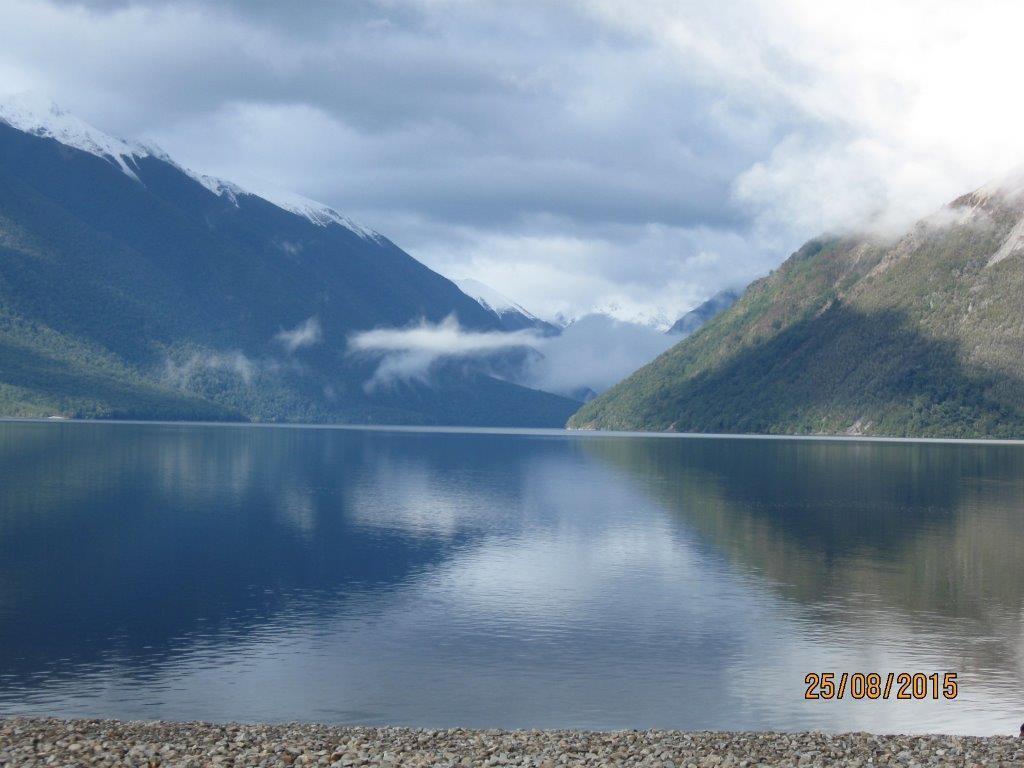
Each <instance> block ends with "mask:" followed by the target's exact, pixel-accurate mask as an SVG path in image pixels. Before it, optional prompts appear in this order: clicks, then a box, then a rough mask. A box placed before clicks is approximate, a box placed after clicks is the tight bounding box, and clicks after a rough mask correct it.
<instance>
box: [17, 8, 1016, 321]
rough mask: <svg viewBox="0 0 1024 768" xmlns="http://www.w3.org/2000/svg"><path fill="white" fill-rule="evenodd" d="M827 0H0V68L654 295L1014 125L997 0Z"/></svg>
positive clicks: (161, 130)
mask: <svg viewBox="0 0 1024 768" xmlns="http://www.w3.org/2000/svg"><path fill="white" fill-rule="evenodd" d="M869 5H870V4H869ZM847 6H848V7H845V8H844V9H843V10H844V12H843V13H828V14H826V13H820V12H818V10H817V9H818V6H815V5H814V4H806V3H800V2H796V1H795V0H780V2H768V0H740V1H739V2H736V3H730V4H717V5H715V4H708V3H704V2H700V0H644V2H640V3H637V2H631V1H628V0H574V1H572V2H563V3H552V2H545V1H544V0H522V2H507V1H504V2H503V1H502V0H480V1H479V2H463V1H462V0H353V1H352V2H327V1H326V0H324V1H319V0H314V1H311V2H302V3H279V2H275V1H273V0H227V1H225V2H212V1H211V2H204V1H203V0H181V1H180V2H159V1H158V0H92V1H91V2H90V1H89V0H78V1H75V2H72V1H70V0H69V1H64V2H45V1H43V2H40V1H38V0H5V7H4V24H3V25H2V27H0V90H4V91H15V90H21V89H24V88H29V87H31V88H36V89H40V90H44V91H47V92H48V93H49V94H50V95H52V96H53V97H54V98H55V99H56V100H57V101H58V102H62V103H65V105H66V106H68V107H70V108H71V109H72V110H74V111H76V112H79V113H81V114H82V116H83V117H85V118H87V119H89V120H90V121H91V122H93V123H95V124H97V125H98V126H100V127H102V128H104V129H107V130H109V131H111V132H114V133H120V134H122V135H127V136H140V137H142V138H149V139H151V140H154V141H156V142H157V143H158V144H160V145H162V146H164V147H165V148H166V149H167V150H168V151H169V152H171V154H173V155H174V156H175V157H176V158H177V159H178V160H179V161H181V162H183V163H184V164H186V165H188V166H190V167H194V168H196V169H197V170H200V171H203V172H206V173H212V174H215V175H219V176H223V177H226V178H229V179H233V180H236V181H238V182H241V183H243V184H244V183H245V182H247V181H249V180H250V179H251V180H254V181H255V180H259V179H264V180H266V181H269V182H270V183H272V184H273V185H276V186H278V187H282V188H288V189H294V190H295V191H296V192H299V193H302V194H305V195H307V196H310V197H313V198H314V199H320V200H323V201H324V202H326V203H329V204H330V205H332V206H334V207H336V208H338V209H339V210H342V211H344V212H345V213H347V214H349V215H352V216H353V218H356V219H357V220H363V221H365V223H366V224H367V225H369V226H371V227H373V228H374V229H376V230H378V231H380V232H383V233H384V234H386V235H388V236H391V237H392V238H393V239H395V240H396V242H398V244H399V245H401V246H403V247H406V248H407V249H409V250H410V252H411V253H412V254H413V255H414V256H416V257H417V258H420V259H421V260H423V261H424V262H425V263H427V264H428V266H432V267H434V268H436V269H439V270H443V271H445V272H446V273H447V274H449V275H452V276H457V277H462V276H465V277H474V278H477V279H480V280H482V281H483V282H485V283H489V284H491V285H494V286H495V287H496V288H498V289H499V290H501V291H502V292H503V293H505V294H507V295H511V296H513V297H515V298H516V299H517V301H519V302H521V303H522V304H523V305H524V306H526V307H529V308H531V309H532V310H533V311H537V312H539V313H541V314H544V313H545V312H547V310H546V309H545V307H551V308H552V309H554V308H556V305H557V309H558V311H563V310H565V311H567V312H569V314H572V315H574V316H579V315H582V314H585V313H586V312H587V311H589V310H592V309H594V308H596V307H602V306H606V305H610V304H615V305H616V306H619V307H624V306H627V305H637V306H639V305H640V304H644V303H646V304H647V307H646V309H644V310H643V311H642V312H641V310H640V309H638V310H637V313H638V315H639V314H646V315H656V314H659V313H662V314H665V315H669V316H671V315H676V316H678V314H680V313H681V312H682V311H684V310H686V309H689V308H691V307H692V306H693V305H695V304H696V303H699V301H701V300H703V299H705V298H707V297H708V296H710V295H712V294H713V293H715V292H716V291H717V290H719V289H721V288H723V287H728V286H735V285H737V284H742V283H743V282H746V281H748V280H750V279H751V278H753V277H755V276H757V275H758V274H761V273H764V272H766V271H768V269H770V268H771V267H773V266H775V265H776V264H777V263H778V262H779V261H781V260H782V259H783V258H784V257H785V256H786V255H787V254H788V252H790V251H792V250H794V249H795V248H796V247H797V246H799V244H800V242H801V241H802V240H803V239H804V238H806V237H808V236H810V235H814V234H817V233H818V231H819V230H820V229H822V228H835V227H845V228H852V227H857V226H860V225H862V224H863V222H864V221H865V220H866V219H869V220H872V221H883V220H884V221H886V222H903V221H905V220H906V219H907V218H908V217H913V216H919V215H923V214H925V213H927V212H928V211H929V210H931V209H933V208H934V207H936V206H937V205H939V204H941V203H942V202H943V201H944V200H946V199H949V198H951V197H953V196H955V195H956V194H957V193H959V192H963V191H965V190H967V189H969V188H970V187H971V185H972V183H973V184H974V185H975V186H976V185H977V183H980V182H982V181H984V180H985V178H986V175H988V174H991V173H992V172H993V170H995V172H998V171H1000V170H1002V169H1001V168H999V167H998V166H999V165H1000V164H1004V165H1009V164H1012V163H1013V162H1014V161H1015V160H1016V159H1017V158H1018V157H1020V156H1021V154H1022V152H1024V139H1021V138H1020V133H1019V131H1016V130H1015V128H1014V126H1015V125H1017V124H1018V123H1019V119H1018V118H1019V115H1018V114H1017V112H1018V111H1019V109H1020V108H1019V107H1018V106H1017V103H1016V102H1015V101H1014V100H1012V99H1007V98H1005V94H1006V93H1010V92H1012V91H1013V86H1014V83H1013V80H1012V73H1013V72H1014V64H1015V60H1014V59H1013V51H1014V50H1015V48H1014V42H1015V39H1014V38H1013V37H1012V32H1013V30H1016V29H1018V28H1019V24H1018V23H1017V22H1018V21H1019V19H1017V18H1015V17H1014V15H1013V13H1012V12H1011V11H1010V10H1009V8H1010V6H1012V4H1007V6H1006V8H1005V9H1004V8H995V7H994V6H993V7H991V8H988V7H987V8H986V9H985V10H984V12H980V11H974V10H972V9H970V8H967V7H966V5H965V6H963V7H957V6H955V5H951V6H950V10H949V13H943V14H938V13H936V14H923V13H920V12H912V11H906V12H903V13H901V14H890V15H888V16H887V26H886V33H887V34H886V35H883V36H881V37H879V36H877V35H876V34H875V32H876V31H877V13H878V9H877V8H875V9H874V10H872V8H873V7H863V8H862V6H864V3H862V2H857V3H855V2H853V0H848V3H847ZM837 19H838V20H839V21H837ZM951 29H952V30H955V31H956V34H950V30H951ZM934 40H946V41H948V43H949V46H948V47H947V46H938V47H936V46H934V45H933V44H932V43H930V42H929V41H934ZM993 41H996V42H993ZM954 52H955V55H954ZM4 85H7V86H9V87H3V86H4ZM556 228H557V229H558V230H560V233H559V235H558V237H559V238H560V239H561V242H560V243H554V244H553V235H552V231H553V230H554V229H556ZM452 245H454V246H456V247H455V248H454V249H452V248H449V246H452ZM554 246H557V247H554ZM494 249H497V250H499V251H501V252H502V253H503V256H502V257H501V258H500V259H499V258H498V257H496V255H495V253H496V251H495V250H494ZM566 254H570V256H566ZM563 257H564V258H563ZM560 259H561V260H560ZM519 265H521V266H519ZM527 270H533V272H534V273H535V275H537V276H536V277H534V278H528V277H527V276H526V272H527ZM551 280H559V281H561V283H560V284H558V285H555V286H553V287H552V286H551V284H550V283H551ZM556 289H560V290H562V292H563V293H564V294H565V295H566V296H571V298H570V299H564V300H561V301H558V300H556V299H555V298H553V297H552V293H553V291H555V290H556ZM588 291H589V293H588ZM645 294H646V295H647V297H648V298H647V299H646V300H645V299H644V296H645ZM562 305H566V306H564V307H563V306H562ZM669 319H672V318H671V317H670V318H669Z"/></svg>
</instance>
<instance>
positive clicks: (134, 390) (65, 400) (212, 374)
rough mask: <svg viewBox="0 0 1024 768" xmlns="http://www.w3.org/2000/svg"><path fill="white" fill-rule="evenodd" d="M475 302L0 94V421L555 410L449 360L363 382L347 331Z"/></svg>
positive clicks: (494, 418) (367, 374)
mask: <svg viewBox="0 0 1024 768" xmlns="http://www.w3.org/2000/svg"><path fill="white" fill-rule="evenodd" d="M449 316H454V317H455V318H457V320H458V322H459V323H460V324H461V326H462V327H464V328H468V329H473V330H480V331H498V330H501V328H502V326H501V324H500V322H499V321H498V320H497V319H496V318H495V317H494V314H493V313H492V312H489V311H487V310H485V309H484V308H483V307H481V306H480V304H478V303H477V302H476V301H474V300H472V299H470V298H469V297H468V296H466V295H465V294H464V293H463V292H462V291H460V290H459V289H458V287H456V286H455V284H454V283H452V282H451V281H449V280H447V279H446V278H444V277H442V276H440V275H438V274H436V273H435V272H432V271H431V270H430V269H428V268H427V267H425V266H423V265H422V264H420V263H419V262H417V261H416V260H415V259H413V258H412V257H411V256H409V255H408V254H407V253H405V252H404V251H403V250H401V249H400V248H399V247H398V246H396V245H395V244H394V243H392V242H391V241H390V240H388V239H387V238H386V237H384V236H383V235H380V234H378V233H376V232H373V231H371V230H369V229H366V228H363V227H360V226H358V225H356V224H355V223H353V222H352V221H350V220H349V219H347V218H346V217H344V216H342V215H341V214H339V213H338V212H336V211H334V210H333V209H331V208H329V207H327V206H323V205H321V204H319V203H315V202H313V201H311V200H307V199H305V198H302V197H300V196H297V195H293V194H282V193H276V192H275V193H268V192H265V191H261V192H260V193H259V194H256V193H254V192H252V191H249V190H245V189H243V188H241V187H239V186H237V185H234V184H231V183H229V182H225V181H222V180H218V179H214V178H211V177H208V176H203V175H200V174H197V173H194V172H192V171H189V170H187V169H185V168H183V167H181V166H180V165H178V164H177V163H175V162H174V160H172V159H171V158H170V157H168V156H167V155H166V153H164V152H162V151H161V150H159V149H158V148H156V147H152V146H149V145H146V144H141V143H135V142H126V141H122V140H119V139H115V138H113V137H111V136H108V135H106V134H104V133H103V132H102V131H99V130H97V129H95V128H93V127H92V126H90V125H88V124H87V123H85V122H83V121H82V120H80V119H78V118H77V117H75V116H74V115H71V114H69V113H67V112H65V111H63V110H60V109H59V108H58V107H56V106H54V105H52V104H50V103H49V102H46V101H43V100H39V99H37V98H34V97H30V96H28V97H26V96H22V97H16V98H14V99H11V100H8V101H6V102H2V103H0V415H4V416H47V415H67V416H78V417H104V418H114V417H118V418H154V419H184V418H188V419H242V420H258V421H310V422H377V423H426V424H495V425H514V426H527V425H529V426H545V425H554V424H564V420H565V418H567V417H568V416H569V414H570V413H571V412H572V410H573V409H574V408H575V407H576V406H577V405H578V404H577V403H574V402H573V401H571V400H568V399H566V398H561V397H557V396H554V395H550V394H547V393H542V392H538V391H535V390H531V389H528V388H526V387H521V386H517V385H514V384H511V383H508V382H506V381H502V380H500V379H498V378H495V377H493V376H489V375H487V374H486V372H484V371H482V370H480V369H479V368H476V367H474V366H473V364H472V363H471V362H469V361H465V360H448V361H447V362H441V363H438V364H436V365H435V366H434V368H433V369H432V370H431V376H430V380H429V381H426V382H425V381H421V380H419V379H417V380H410V381H403V382H397V383H395V384H393V385H390V386H388V387H378V388H375V389H371V388H369V387H368V384H367V383H368V381H369V380H370V379H371V377H372V376H373V373H374V371H375V370H376V368H377V365H378V363H379V359H375V358H372V357H369V356H365V355H358V356H357V355H353V354H350V353H349V352H348V350H347V349H346V343H347V339H348V337H349V336H350V335H351V334H352V333H354V332H358V331H362V330H368V329H373V328H380V327H404V326H407V325H411V324H415V323H418V322H420V321H423V320H425V321H430V322H435V323H436V322H439V321H441V320H444V319H445V318H447V317H449Z"/></svg>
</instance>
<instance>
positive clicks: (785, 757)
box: [0, 718, 1024, 768]
mask: <svg viewBox="0 0 1024 768" xmlns="http://www.w3.org/2000/svg"><path fill="white" fill-rule="evenodd" d="M44 765H45V766H115V765H117V766H122V765H131V766H146V767H147V768H149V767H150V766H152V767H154V768H155V766H288V767H290V768H296V767H297V766H359V765H374V766H428V765H429V766H470V765H472V766H477V765H479V766H487V765H518V766H551V767H552V768H562V766H577V765H581V766H582V765H585V766H615V765H623V766H633V765H635V766H665V767H666V768H667V767H669V766H671V767H673V768H684V767H685V766H723V767H724V766H762V765H764V766H826V765H829V766H830V765H847V766H880V765H894V766H896V765H898V766H908V767H909V766H933V765H950V766H953V765H955V766H974V765H984V766H1011V765H1014V766H1019V765H1024V742H1022V741H1021V740H1020V739H1017V738H1011V737H987V738H979V737H967V736H875V735H872V734H867V733H846V734H825V733H820V732H817V731H815V732H811V733H795V734H787V733H682V732H679V731H615V732H585V731H496V730H488V731H474V730H465V729H461V728H453V729H441V730H429V729H420V728H365V727H358V728H351V727H332V726H324V725H298V724H291V725H213V724H209V723H163V722H153V723H145V722H121V721H115V720H57V719H51V718H10V719H0V766H3V767H4V768H6V767H7V766H11V767H12V768H13V767H14V766H19V767H20V766H44Z"/></svg>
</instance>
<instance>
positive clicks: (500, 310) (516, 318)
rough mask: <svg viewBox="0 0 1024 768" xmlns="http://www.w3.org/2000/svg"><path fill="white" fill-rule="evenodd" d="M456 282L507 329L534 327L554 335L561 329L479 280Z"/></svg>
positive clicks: (518, 329) (468, 279)
mask: <svg viewBox="0 0 1024 768" xmlns="http://www.w3.org/2000/svg"><path fill="white" fill-rule="evenodd" d="M454 282H455V284H456V285H457V286H459V289H460V290H461V291H462V292H463V293H464V294H466V295H467V296H469V297H470V298H471V299H473V300H474V301H476V302H477V303H478V304H479V305H480V306H481V307H483V308H484V309H485V310H487V311H488V312H491V313H492V314H493V315H494V316H495V317H496V318H497V319H498V323H499V324H500V325H501V327H502V328H503V329H504V330H506V331H522V330H526V329H534V330H537V331H540V332H541V333H543V334H544V335H545V336H554V335H557V334H558V333H559V332H560V330H561V329H560V328H558V326H556V325H553V324H552V323H549V322H547V321H545V320H541V319H540V318H539V317H537V316H536V315H534V314H533V313H532V312H529V311H528V310H526V309H523V307H521V306H520V305H519V304H516V303H515V302H514V301H512V300H511V299H509V298H506V297H505V296H503V295H502V294H500V293H498V291H496V290H494V289H493V288H491V287H490V286H489V285H486V284H485V283H481V282H480V281H479V280H473V279H472V278H466V279H465V280H455V281H454Z"/></svg>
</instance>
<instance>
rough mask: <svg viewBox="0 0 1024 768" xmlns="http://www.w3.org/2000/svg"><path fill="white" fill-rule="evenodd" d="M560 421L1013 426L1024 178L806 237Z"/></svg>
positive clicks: (601, 424) (1019, 381) (1020, 408)
mask: <svg viewBox="0 0 1024 768" xmlns="http://www.w3.org/2000/svg"><path fill="white" fill-rule="evenodd" d="M569 425H570V426H572V427H576V428H591V429H644V430H658V431H662V430H667V431H675V432H748V433H769V434H835V433H845V434H857V435H889V436H915V437H994V438H1020V437H1024V177H1021V176H1020V175H1019V174H1015V175H1013V176H1011V177H1008V178H1007V179H1004V180H1002V181H1000V182H997V183H993V184H990V185H988V186H986V187H983V188H981V189H979V190H977V191H975V192H972V193H970V194H967V195H964V196H962V197H960V198H958V199H956V200H954V201H953V202H952V203H950V204H949V205H948V206H946V207H944V208H943V209H942V210H940V211H938V212H937V213H936V214H935V215H933V216H931V217H929V218H927V219H925V220H923V221H921V222H919V223H918V224H917V225H915V226H914V227H912V228H911V229H910V230H909V231H907V232H905V233H903V234H902V235H901V236H898V237H884V236H881V235H872V236H852V235H850V236H843V237H822V238H818V239H815V240H812V241H810V242H808V243H807V244H805V245H804V246H803V247H802V248H800V249H799V250H798V251H797V252H796V253H794V254H793V255H792V256H790V258H789V259H788V260H787V261H786V262H785V263H784V264H783V265H782V266H781V267H780V268H779V269H777V270H775V271H774V272H773V273H772V274H771V275H769V276H768V277H765V278H763V279H761V280H758V281H756V282H755V283H753V284H752V285H751V286H750V287H749V288H748V289H747V290H746V292H745V293H744V294H743V296H742V297H741V298H740V299H739V300H738V301H737V302H736V303H735V304H734V305H733V306H732V307H731V308H730V309H728V310H727V311H725V312H723V313H721V314H720V315H718V316H717V317H715V318H714V319H713V320H711V321H710V322H708V323H707V324H706V325H704V326H703V327H702V328H701V329H700V330H698V331H697V332H696V333H694V334H693V335H692V336H690V337H688V338H687V339H685V340H683V341H681V342H680V343H678V344H677V345H675V346H674V347H673V348H672V349H670V350H668V351H667V352H666V353H665V354H663V355H661V356H660V357H658V358H657V359H656V360H654V361H653V362H652V363H650V364H649V365H647V366H645V367H643V368H641V369H640V370H639V371H637V372H636V373H634V374H633V375H632V376H630V377H629V378H628V379H626V380H625V381H623V382H621V383H620V384H618V385H617V386H615V387H613V388H612V389H610V390H609V391H608V392H606V393H605V394H604V395H602V396H601V397H598V398H597V399H595V400H593V401H592V402H590V403H588V404H587V405H586V406H584V407H583V408H582V409H581V410H580V411H579V412H578V413H577V414H575V415H574V416H573V418H572V419H571V420H570V422H569Z"/></svg>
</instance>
